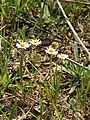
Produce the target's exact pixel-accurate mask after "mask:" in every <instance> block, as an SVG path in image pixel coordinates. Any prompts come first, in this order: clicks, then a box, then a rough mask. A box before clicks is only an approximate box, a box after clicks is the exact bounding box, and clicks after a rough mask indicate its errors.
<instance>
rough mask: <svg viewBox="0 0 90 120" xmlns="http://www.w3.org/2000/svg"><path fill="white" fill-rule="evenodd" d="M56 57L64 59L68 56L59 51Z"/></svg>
mask: <svg viewBox="0 0 90 120" xmlns="http://www.w3.org/2000/svg"><path fill="white" fill-rule="evenodd" d="M58 57H59V58H61V59H63V60H65V59H66V58H68V55H66V54H62V53H61V54H59V55H58Z"/></svg>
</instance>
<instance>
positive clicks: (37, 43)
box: [30, 39, 42, 46]
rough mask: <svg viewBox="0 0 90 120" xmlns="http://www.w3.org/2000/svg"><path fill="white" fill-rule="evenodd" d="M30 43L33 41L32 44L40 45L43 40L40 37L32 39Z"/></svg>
mask: <svg viewBox="0 0 90 120" xmlns="http://www.w3.org/2000/svg"><path fill="white" fill-rule="evenodd" d="M30 43H31V44H32V45H35V46H38V45H40V44H41V43H42V42H41V40H39V39H32V40H31V41H30Z"/></svg>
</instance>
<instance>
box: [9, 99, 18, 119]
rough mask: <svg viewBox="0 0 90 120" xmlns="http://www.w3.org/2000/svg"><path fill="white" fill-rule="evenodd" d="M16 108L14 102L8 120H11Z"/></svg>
mask: <svg viewBox="0 0 90 120" xmlns="http://www.w3.org/2000/svg"><path fill="white" fill-rule="evenodd" d="M16 107H17V101H15V103H14V106H13V108H12V110H11V113H10V115H9V120H12V119H13V117H14V112H15V109H16Z"/></svg>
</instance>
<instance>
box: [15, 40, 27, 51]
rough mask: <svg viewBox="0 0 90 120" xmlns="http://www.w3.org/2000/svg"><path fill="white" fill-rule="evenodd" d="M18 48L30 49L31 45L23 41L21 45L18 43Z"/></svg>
mask: <svg viewBox="0 0 90 120" xmlns="http://www.w3.org/2000/svg"><path fill="white" fill-rule="evenodd" d="M16 46H17V48H24V49H26V48H29V44H28V43H26V42H23V41H21V42H20V41H19V43H16Z"/></svg>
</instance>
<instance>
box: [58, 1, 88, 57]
mask: <svg viewBox="0 0 90 120" xmlns="http://www.w3.org/2000/svg"><path fill="white" fill-rule="evenodd" d="M57 4H58V6H59V8H60V9H61V11H62V14H63V16H64V17H65V19H66V21H67V23H68V25H69V27H70V29H71V30H72V32H73V34H74V38H75V40H77V41H79V43H80V44H81V45H82V47H83V48H84V50H85V51H86V52H87V54H88V55H89V58H90V52H89V51H88V49H87V48H86V47H85V45H84V44H83V42H82V41H81V40H80V38H79V36H78V34H77V33H76V31H75V29H74V28H73V26H72V24H71V23H70V21H69V19H68V17H67V16H66V14H65V12H64V10H63V7H62V5H61V4H60V2H59V0H57Z"/></svg>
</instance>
